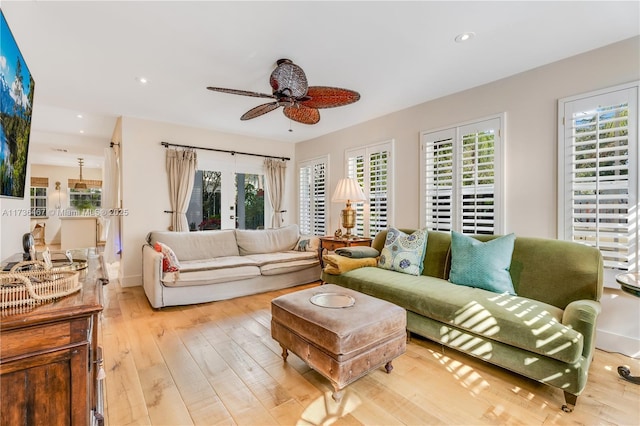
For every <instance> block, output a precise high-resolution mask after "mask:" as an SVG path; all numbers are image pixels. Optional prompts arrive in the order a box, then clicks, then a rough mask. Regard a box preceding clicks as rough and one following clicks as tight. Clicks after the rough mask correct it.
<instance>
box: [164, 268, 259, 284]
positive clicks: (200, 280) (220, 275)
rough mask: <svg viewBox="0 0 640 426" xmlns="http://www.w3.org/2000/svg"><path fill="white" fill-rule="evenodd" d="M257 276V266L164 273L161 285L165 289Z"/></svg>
mask: <svg viewBox="0 0 640 426" xmlns="http://www.w3.org/2000/svg"><path fill="white" fill-rule="evenodd" d="M259 276H260V268H259V267H257V266H239V267H235V268H222V269H206V270H197V271H190V272H185V271H179V272H166V273H164V274H163V276H162V284H164V285H165V286H167V287H188V286H194V285H206V284H219V283H225V282H230V281H240V280H245V279H249V278H254V277H259Z"/></svg>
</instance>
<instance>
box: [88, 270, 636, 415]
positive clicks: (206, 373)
mask: <svg viewBox="0 0 640 426" xmlns="http://www.w3.org/2000/svg"><path fill="white" fill-rule="evenodd" d="M307 287H309V286H303V287H297V288H294V289H289V290H282V291H274V292H270V293H265V294H259V295H254V296H248V297H243V298H238V299H234V300H228V301H222V302H213V303H206V304H200V305H193V306H184V307H173V308H165V309H162V310H153V309H152V308H151V307H150V305H149V303H148V302H147V299H146V297H145V295H144V291H143V290H142V287H133V288H122V287H120V286H119V284H118V282H117V280H112V282H111V283H110V284H109V285H107V286H105V287H104V295H105V298H104V299H105V309H104V312H103V318H102V331H101V336H100V340H101V342H102V345H103V347H104V358H105V369H106V373H107V374H106V380H105V393H106V398H105V399H106V408H105V409H106V413H105V414H106V424H108V425H112V426H121V425H143V424H151V425H191V424H199V425H222V424H225V425H226V424H238V425H276V424H281V425H296V424H299V425H310V424H313V425H328V424H334V425H356V424H357V425H359V424H366V425H394V424H409V425H426V424H451V425H479V424H490V425H496V424H532V425H551V424H554V425H555V424H571V425H573V424H589V425H591V424H607V425H638V424H640V386H637V385H633V384H631V383H628V382H626V381H624V380H622V379H620V378H619V377H618V375H617V366H618V365H621V364H625V365H628V366H629V367H630V368H631V371H632V374H639V373H640V362H639V361H638V360H634V359H630V358H628V357H625V356H622V355H619V354H610V353H606V352H603V351H597V352H596V355H595V359H594V362H593V364H592V366H591V370H590V375H589V382H588V384H587V387H586V389H585V391H584V393H583V394H582V396H580V398H578V405H577V406H576V410H575V411H574V412H573V413H564V412H562V411H561V410H560V406H561V405H562V404H563V401H564V399H563V394H562V391H561V390H559V389H555V388H551V387H549V386H545V385H542V384H540V383H537V382H534V381H531V380H529V379H526V378H523V377H520V376H517V375H514V374H513V373H510V372H508V371H506V370H503V369H501V368H498V367H494V366H492V365H489V364H487V363H484V362H482V361H478V360H476V359H473V358H471V357H468V356H465V355H463V354H461V353H459V352H456V351H453V350H450V349H447V348H442V347H441V346H440V345H437V344H435V343H433V342H430V341H427V340H424V339H420V338H416V337H414V338H412V339H411V342H409V344H408V346H407V352H406V353H405V354H404V355H402V356H401V357H399V358H397V359H396V360H395V361H394V362H393V365H394V367H395V368H394V370H393V372H392V373H391V374H386V373H385V372H384V369H382V368H381V369H379V370H376V371H374V372H372V373H370V374H368V375H367V376H365V377H363V378H362V379H360V380H358V381H357V382H355V383H353V384H352V385H350V386H349V387H347V389H346V392H345V396H344V398H343V400H342V402H341V403H340V404H337V403H335V402H334V401H333V400H332V399H331V387H330V385H329V383H328V381H326V380H325V379H324V378H322V377H321V376H320V375H318V374H317V373H316V372H314V371H313V370H311V369H309V368H308V367H307V366H306V365H305V364H304V362H302V361H301V360H300V359H299V358H298V357H296V356H295V355H291V356H289V358H288V360H287V363H283V361H282V358H281V356H280V354H281V349H280V347H279V345H278V344H277V343H276V342H275V341H273V340H272V339H271V336H270V331H269V327H270V320H271V317H270V301H271V299H272V298H274V297H276V296H277V295H280V294H284V293H286V292H288V291H295V290H297V289H301V288H307Z"/></svg>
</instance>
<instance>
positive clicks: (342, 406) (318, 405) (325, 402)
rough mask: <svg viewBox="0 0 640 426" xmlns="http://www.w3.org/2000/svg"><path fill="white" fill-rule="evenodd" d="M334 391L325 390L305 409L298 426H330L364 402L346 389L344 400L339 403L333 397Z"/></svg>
mask: <svg viewBox="0 0 640 426" xmlns="http://www.w3.org/2000/svg"><path fill="white" fill-rule="evenodd" d="M331 395H332V392H324V393H323V394H322V396H319V397H318V398H316V399H315V400H314V401H313V402H311V404H309V406H308V407H307V408H306V409H305V410H304V412H303V413H302V416H301V417H300V419H299V420H298V423H297V425H298V426H307V425H314V426H328V425H330V424H333V423H334V422H335V421H336V420H338V419H340V418H342V417H344V416H346V415H348V414H350V413H352V412H353V411H355V410H356V408H358V406H360V405H361V404H362V400H360V398H358V396H357V395H356V394H355V393H353V392H350V391H349V389H345V391H344V395H343V397H342V400H341V401H340V402H339V403H338V402H335V401H334V400H333V398H332V397H331Z"/></svg>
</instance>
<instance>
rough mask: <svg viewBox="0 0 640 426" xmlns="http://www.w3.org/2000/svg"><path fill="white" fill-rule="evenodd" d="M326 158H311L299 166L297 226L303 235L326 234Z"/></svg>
mask: <svg viewBox="0 0 640 426" xmlns="http://www.w3.org/2000/svg"><path fill="white" fill-rule="evenodd" d="M326 168H327V160H326V158H325V157H323V158H321V159H316V160H311V161H308V162H305V163H303V164H301V165H300V168H299V191H300V192H299V197H298V205H299V210H298V226H299V227H300V233H301V234H303V235H325V234H326V222H327V217H326V202H327V192H326Z"/></svg>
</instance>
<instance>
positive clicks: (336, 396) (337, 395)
mask: <svg viewBox="0 0 640 426" xmlns="http://www.w3.org/2000/svg"><path fill="white" fill-rule="evenodd" d="M333 389H334V390H333V394H332V395H331V397H332V398H333V400H334V401H335V402H337V403H338V404H339V403H340V401H342V397H343V396H344V389H336V387H335V386H334V388H333Z"/></svg>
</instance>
